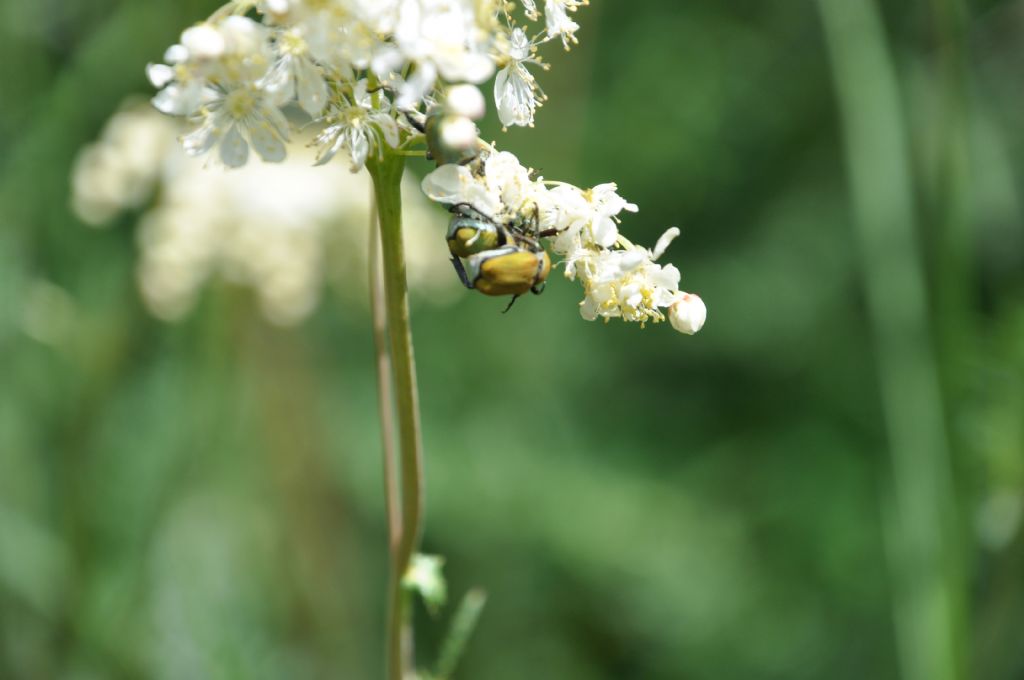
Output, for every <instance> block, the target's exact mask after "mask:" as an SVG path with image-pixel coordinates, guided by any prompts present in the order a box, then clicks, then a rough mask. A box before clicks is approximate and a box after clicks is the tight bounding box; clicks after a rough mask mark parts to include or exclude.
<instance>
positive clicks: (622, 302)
mask: <svg viewBox="0 0 1024 680" xmlns="http://www.w3.org/2000/svg"><path fill="white" fill-rule="evenodd" d="M422 187H423V191H424V193H426V194H427V196H429V197H430V198H431V199H433V200H435V201H437V202H439V203H442V204H445V205H448V206H459V205H470V206H472V207H473V208H474V210H476V211H478V212H480V213H481V214H484V215H487V216H488V217H490V218H491V219H493V220H494V221H495V222H498V223H503V224H529V223H530V222H531V221H532V222H533V223H534V227H533V230H534V233H532V234H529V236H531V237H536V238H541V237H546V238H548V239H549V241H548V242H549V244H550V247H551V250H552V251H554V252H555V253H557V254H558V255H561V256H562V257H563V259H564V265H565V276H566V278H568V279H570V280H579V281H580V282H581V283H582V284H583V289H584V295H585V297H584V299H583V301H582V302H581V303H580V313H581V314H582V315H583V318H585V319H587V320H590V321H592V320H594V319H597V318H598V317H601V318H604V319H605V320H608V319H610V318H614V317H620V318H622V319H624V320H625V321H635V322H639V323H640V324H645V323H647V322H654V323H657V322H661V321H664V320H665V319H666V316H667V318H668V320H669V321H670V323H671V324H672V326H673V327H674V328H675V329H676V330H678V331H680V332H681V333H686V334H693V333H696V332H697V331H699V330H700V328H701V327H702V326H703V325H704V320H705V318H706V316H707V310H706V308H705V306H704V302H703V301H702V300H701V299H700V297H698V296H697V295H694V294H692V293H686V292H683V291H681V290H679V278H680V275H679V270H678V269H676V267H675V266H674V265H671V264H669V265H664V266H663V265H660V264H658V263H657V262H656V261H657V260H658V258H660V257H661V255H662V254H663V253H664V252H665V250H666V249H667V248H668V246H669V244H670V243H671V242H672V240H673V239H675V238H676V237H677V236H678V235H679V229H677V228H676V227H672V228H671V229H669V230H668V231H666V232H665V234H664V235H663V236H662V237H661V238H660V239H658V243H657V244H656V245H655V247H654V249H653V250H649V249H647V248H643V247H640V246H636V245H634V244H632V243H630V242H629V241H628V240H627V239H626V238H625V237H624V236H622V234H620V233H619V226H618V225H619V215H620V214H621V213H622V212H623V211H626V212H636V211H637V207H636V206H635V205H633V204H632V203H628V202H627V201H626V200H625V199H623V198H622V197H621V196H619V194H618V193H617V187H616V186H615V184H611V183H609V184H601V185H599V186H596V187H594V188H592V189H586V190H584V189H580V188H578V187H575V186H572V185H571V184H566V183H563V182H546V181H544V180H543V179H542V178H536V179H535V178H533V175H532V172H531V171H530V170H528V169H527V168H525V167H523V165H522V164H521V163H520V162H519V159H518V158H516V157H515V156H514V155H513V154H511V153H509V152H507V151H497V150H495V149H493V148H487V149H485V150H483V151H481V153H480V154H479V156H478V157H477V158H476V159H474V160H473V161H472V162H470V163H465V164H446V165H442V166H440V167H439V168H437V170H434V171H433V172H432V173H430V174H429V175H427V176H426V177H425V178H424V179H423V183H422ZM662 310H666V311H662Z"/></svg>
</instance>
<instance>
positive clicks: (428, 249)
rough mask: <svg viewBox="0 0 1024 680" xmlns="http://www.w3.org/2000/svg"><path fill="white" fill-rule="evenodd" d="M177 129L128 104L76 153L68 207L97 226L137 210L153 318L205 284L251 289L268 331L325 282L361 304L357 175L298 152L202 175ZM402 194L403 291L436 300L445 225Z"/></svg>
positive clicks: (448, 284)
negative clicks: (406, 283) (318, 164)
mask: <svg viewBox="0 0 1024 680" xmlns="http://www.w3.org/2000/svg"><path fill="white" fill-rule="evenodd" d="M180 132H181V128H180V126H179V125H178V124H177V122H176V121H173V120H171V119H168V118H166V117H164V116H161V115H160V114H158V113H157V112H155V111H153V110H152V109H150V108H149V107H143V108H141V109H140V108H135V107H131V106H129V107H127V108H125V109H124V110H122V111H121V112H119V113H117V114H115V115H114V117H113V118H112V119H111V120H110V121H109V122H108V124H107V126H106V128H105V129H104V131H103V134H102V136H101V138H100V140H99V141H98V142H96V143H94V144H91V145H89V146H87V147H85V148H84V149H83V150H82V151H81V153H80V154H79V156H78V160H77V162H76V164H75V168H74V171H73V174H72V187H73V194H72V197H71V201H72V207H73V208H74V210H75V212H76V213H77V214H78V216H79V217H80V218H81V219H82V220H83V221H85V222H87V223H89V224H92V225H95V226H102V225H104V224H106V223H109V221H110V220H112V219H113V218H115V217H116V216H117V215H118V214H121V213H123V212H125V211H138V212H139V213H141V215H140V217H139V231H138V237H139V247H140V250H141V253H140V259H139V265H138V279H139V288H140V289H141V292H142V297H143V300H144V301H145V303H146V306H147V307H148V308H149V310H150V311H151V312H152V313H153V314H154V315H155V316H157V317H159V318H162V319H166V320H176V319H179V318H181V317H183V316H184V315H185V314H187V313H188V312H189V310H191V309H192V307H193V306H194V305H195V303H196V300H197V299H198V297H199V294H200V292H201V291H202V288H203V286H204V284H205V283H206V282H208V281H210V280H212V279H223V280H226V281H228V282H230V283H232V284H234V285H238V286H243V287H246V288H251V289H253V290H254V291H255V293H256V297H257V299H258V301H259V304H260V307H261V310H262V312H263V315H264V316H265V317H266V318H267V319H268V320H269V321H271V322H272V323H275V324H278V325H291V324H295V323H298V322H301V321H302V320H303V319H305V318H306V317H307V316H308V315H309V314H310V313H311V312H312V311H313V309H314V308H315V307H316V304H317V302H318V300H319V298H320V295H321V291H322V289H323V287H324V284H325V280H326V279H327V277H328V276H332V277H335V279H336V280H335V281H334V282H335V283H336V284H338V285H337V288H338V290H339V292H341V293H343V294H346V297H347V298H351V299H352V300H353V301H356V302H357V303H358V302H359V301H362V300H363V299H364V298H365V294H364V293H365V288H364V284H365V282H366V280H367V276H366V263H365V257H363V254H364V253H365V252H366V246H367V243H366V239H367V234H368V227H367V224H368V216H369V214H370V209H371V208H370V183H369V181H368V178H367V177H366V175H365V173H364V174H361V175H352V174H350V173H349V172H348V171H347V170H346V169H345V168H344V167H343V166H340V165H336V166H332V167H327V168H314V167H312V163H311V161H312V155H311V153H310V152H309V151H308V150H307V149H305V148H304V147H302V146H301V145H298V146H297V148H296V149H295V150H294V153H293V154H292V156H291V158H290V159H289V160H288V161H287V162H286V163H284V164H282V165H264V164H254V165H251V166H249V167H246V168H244V169H242V170H237V171H232V172H217V171H211V170H209V169H207V168H204V167H203V163H202V162H201V161H200V160H198V159H195V158H189V157H188V156H186V155H185V154H184V153H183V151H182V149H181V147H180V145H179V144H177V143H176V141H175V138H176V137H177V136H178V134H179V133H180ZM403 196H404V203H405V206H406V210H407V211H409V213H408V216H409V220H408V228H407V229H406V239H407V240H408V242H409V252H408V258H409V261H408V265H409V269H408V273H409V279H410V283H411V285H412V286H413V289H414V290H415V291H417V292H419V293H422V294H425V296H426V297H427V299H429V300H431V301H432V302H435V303H437V302H442V303H443V302H444V301H445V300H450V299H452V298H453V297H454V294H455V291H456V287H455V285H456V284H455V281H454V280H453V279H452V277H451V270H450V268H449V267H448V263H447V262H446V261H445V259H446V257H445V255H446V249H445V247H444V243H443V242H441V240H440V239H438V238H437V233H438V232H442V231H443V229H444V223H443V220H442V219H441V216H439V215H438V214H437V211H436V210H433V209H431V208H432V206H431V205H430V204H429V203H428V202H427V201H426V200H425V199H424V198H423V197H422V195H421V194H420V192H419V190H418V188H417V187H416V186H415V182H409V183H407V184H406V186H404V187H403ZM327 259H330V260H331V266H329V267H328V266H327V263H326V262H325V260H327ZM348 293H351V295H348Z"/></svg>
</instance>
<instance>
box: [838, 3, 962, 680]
mask: <svg viewBox="0 0 1024 680" xmlns="http://www.w3.org/2000/svg"><path fill="white" fill-rule="evenodd" d="M818 4H819V7H820V9H821V16H822V19H823V24H824V28H825V35H826V39H827V40H826V42H827V45H828V48H829V51H830V56H831V62H832V69H833V74H834V79H835V83H836V88H837V91H838V97H839V108H840V112H841V117H842V128H843V134H844V137H845V143H846V149H847V164H848V169H849V177H850V189H851V197H852V202H853V209H854V223H855V230H856V235H857V237H858V241H859V247H860V254H861V260H862V269H863V272H862V274H863V281H864V288H865V292H866V294H867V302H868V313H869V317H870V322H871V329H872V333H873V336H874V344H875V348H876V353H877V357H878V367H879V383H880V387H881V396H882V408H883V413H884V417H885V424H886V429H887V434H888V440H889V442H888V443H889V448H890V455H891V459H892V466H893V474H892V489H891V492H892V493H891V496H892V498H891V506H890V507H888V508H887V513H886V542H887V547H888V554H889V562H890V574H891V582H892V597H893V610H894V619H895V624H896V633H897V642H898V650H899V658H900V664H901V667H902V673H901V675H902V677H903V678H905V679H906V680H963V679H964V678H965V677H966V675H967V674H966V670H965V667H964V666H965V664H964V662H963V659H964V657H963V648H964V645H963V632H964V631H963V626H962V621H961V616H962V604H961V603H962V602H963V601H964V599H965V598H964V584H963V583H962V580H961V579H960V578H959V569H958V568H957V566H956V564H957V561H956V554H957V528H956V527H957V522H956V517H955V513H954V499H955V496H954V491H953V484H952V470H951V461H950V454H949V446H948V442H947V439H946V432H945V426H944V417H943V405H942V395H941V388H940V380H939V376H938V370H937V367H936V362H935V355H934V352H933V349H932V341H931V338H930V331H929V319H928V300H927V295H926V289H925V283H924V273H923V268H922V264H921V256H920V252H919V247H918V244H917V241H916V233H915V220H916V216H915V214H914V212H915V211H914V202H913V196H914V191H913V185H912V181H911V173H910V161H909V158H908V156H907V149H908V146H909V145H908V140H907V134H906V130H905V121H904V116H903V111H902V107H901V100H900V92H899V87H898V83H897V79H896V69H895V67H894V65H893V62H892V58H891V56H890V55H889V51H888V48H887V45H886V42H885V32H884V29H883V26H882V23H881V17H880V16H879V13H878V9H877V6H876V2H875V0H857V1H855V2H851V0H819V3H818Z"/></svg>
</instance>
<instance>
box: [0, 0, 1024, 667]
mask: <svg viewBox="0 0 1024 680" xmlns="http://www.w3.org/2000/svg"><path fill="white" fill-rule="evenodd" d="M847 1H852V0H847ZM883 4H884V7H883V8H882V9H883V14H884V20H885V27H886V40H887V43H888V46H889V49H890V51H891V55H892V58H893V61H894V63H895V66H896V71H897V74H898V78H899V87H900V89H899V93H900V97H901V102H902V106H903V108H904V113H905V120H904V123H905V128H906V132H907V140H906V143H907V149H906V150H907V151H908V152H909V154H910V158H911V164H912V167H911V171H912V180H913V185H912V192H913V194H912V195H911V196H909V197H904V198H905V199H907V200H909V201H911V202H912V204H913V206H914V207H915V209H916V211H917V213H918V218H919V219H918V223H917V225H916V229H917V231H916V237H917V241H916V247H917V248H918V249H919V254H920V257H922V258H923V262H924V264H925V268H926V274H927V281H928V287H927V288H928V304H929V307H928V313H929V317H928V320H929V328H930V331H931V337H930V338H929V339H927V340H926V343H931V344H933V345H934V346H935V348H936V350H937V363H938V366H937V368H938V371H939V375H940V376H941V386H942V398H943V404H944V409H945V410H944V423H945V428H944V432H943V433H941V435H943V436H945V437H946V438H947V439H948V441H949V442H950V448H951V450H952V456H953V464H952V465H953V474H954V480H955V489H953V490H952V491H950V493H949V494H948V497H944V498H942V499H941V502H942V503H943V504H946V505H948V508H949V509H952V510H954V511H955V513H956V514H955V517H956V520H955V523H954V525H953V527H952V529H953V536H954V538H955V540H954V542H953V544H954V545H955V546H956V549H957V551H958V555H959V557H960V561H961V562H962V565H963V570H964V578H963V580H962V582H961V583H962V588H963V592H962V593H961V594H962V595H963V597H964V598H965V600H966V606H965V607H964V608H963V611H962V612H959V614H958V616H960V617H961V619H962V620H960V621H959V624H958V625H959V626H960V629H961V632H962V634H963V635H964V636H965V640H966V647H967V649H968V650H969V653H968V657H969V666H970V669H971V671H970V673H969V675H970V677H974V678H977V679H979V680H1010V679H1011V678H1020V677H1022V674H1024V646H1022V645H1021V640H1020V631H1021V630H1022V629H1024V537H1022V532H1021V531H1020V521H1021V511H1022V502H1024V228H1022V219H1021V218H1022V215H1021V209H1022V206H1021V198H1022V196H1024V186H1022V179H1021V178H1022V176H1024V174H1022V173H1024V124H1022V115H1021V111H1024V87H1022V86H1021V84H1022V83H1024V47H1022V46H1024V2H1019V1H1010V0H986V1H980V0H978V1H975V2H971V3H967V4H965V5H964V6H960V5H959V4H958V3H955V2H952V0H950V1H949V2H939V1H938V0H936V1H935V2H923V1H922V2H912V3H895V2H885V3H883ZM951 8H952V10H951ZM211 9H212V6H211V4H210V3H208V2H205V1H202V2H201V1H199V0H194V1H189V2H175V1H172V0H149V1H147V2H138V1H134V2H133V1H130V0H122V1H121V2H117V1H115V0H89V1H88V2H87V1H85V0H74V1H73V0H38V1H37V2H30V3H29V2H24V1H23V0H2V1H0V17H2V21H0V32H2V40H0V88H2V89H0V677H2V678H15V679H32V680H34V679H36V678H83V679H84V678H136V677H153V678H264V677H265V678H327V677H343V678H359V679H361V678H375V677H381V673H382V664H383V651H382V650H383V626H384V621H383V617H384V595H383V593H384V587H385V580H386V569H387V564H386V539H385V525H384V518H383V500H382V482H381V463H380V452H379V449H380V444H379V441H378V432H379V429H378V426H377V424H376V422H377V421H376V400H375V397H374V393H375V392H374V390H375V384H374V374H373V362H372V358H373V348H372V339H371V334H370V329H369V319H368V312H367V310H366V308H365V307H358V306H353V305H351V303H349V302H341V301H340V300H341V298H337V297H331V296H328V297H327V298H326V299H325V301H324V302H323V303H322V304H321V306H320V308H319V310H318V312H317V313H316V315H315V317H314V318H313V319H311V320H310V321H309V322H307V323H306V324H305V325H304V326H302V327H301V328H299V329H297V330H288V331H286V330H280V329H276V328H273V327H271V326H269V325H267V324H266V323H265V322H264V321H262V320H261V319H260V317H259V316H258V314H257V313H256V312H255V307H254V305H253V303H252V300H251V299H249V297H248V296H247V295H246V294H245V293H242V292H240V291H237V290H232V289H230V288H228V287H226V286H220V287H215V288H213V289H209V290H207V292H206V294H205V295H204V299H203V302H202V304H201V306H200V308H198V309H197V310H196V311H195V312H194V313H193V314H191V316H190V317H189V318H188V319H187V320H186V321H184V322H182V323H179V324H173V325H169V324H165V323H162V322H159V321H156V320H154V319H152V318H150V317H149V316H148V315H147V314H146V312H145V310H144V308H143V307H142V305H141V303H140V301H139V298H138V294H137V292H136V290H135V279H134V274H133V267H134V262H135V257H136V246H135V241H134V239H135V235H134V233H133V230H132V228H131V226H132V220H131V219H130V218H126V219H124V220H122V223H121V224H119V225H118V226H117V227H116V228H113V229H110V230H105V231H95V230H89V229H86V228H85V227H84V226H83V225H81V224H80V223H78V222H77V221H76V220H75V218H74V217H73V216H72V215H71V213H70V211H69V209H68V207H67V206H68V194H69V185H68V175H69V172H70V166H71V162H72V160H73V158H74V155H75V153H76V151H77V150H78V149H79V148H80V147H81V146H82V145H83V144H85V143H87V142H89V141H91V140H92V139H94V138H95V137H96V135H97V133H98V131H99V129H100V128H101V126H102V124H103V122H104V121H105V120H106V118H107V117H108V116H109V115H110V114H111V113H112V112H113V111H115V110H116V109H117V107H118V105H119V103H120V102H121V100H122V99H123V98H124V97H125V96H127V95H129V94H133V93H147V92H148V87H147V84H146V83H145V81H144V77H143V66H144V65H145V63H146V62H147V61H152V60H156V59H158V58H159V57H160V55H161V54H162V51H163V49H164V47H165V46H166V45H169V44H170V43H171V42H173V41H174V39H175V38H176V34H177V32H178V31H180V30H181V28H182V27H184V26H185V25H187V24H188V23H190V22H191V21H194V20H197V19H199V18H201V17H202V16H205V14H206V13H207V12H209V11H210V10H211ZM580 23H581V24H582V26H583V28H582V30H581V34H580V35H581V44H580V46H579V47H578V48H576V49H574V50H573V52H572V53H571V54H570V55H568V56H566V55H562V54H550V57H551V61H552V62H554V68H552V70H551V71H550V72H549V73H545V74H542V75H541V76H540V78H541V82H542V85H543V86H544V88H545V90H546V91H547V92H548V93H549V94H550V95H551V101H550V102H549V103H548V104H547V105H546V106H545V107H544V108H543V109H542V110H541V111H540V113H539V117H538V125H537V128H536V129H535V130H514V131H511V132H509V133H507V134H503V133H501V132H500V130H499V126H498V125H496V124H495V121H493V120H490V119H489V120H488V121H487V122H486V123H485V125H484V131H485V136H488V137H489V138H497V139H498V140H499V143H500V144H502V145H503V146H504V147H506V148H509V149H510V150H514V151H516V152H517V153H519V154H520V155H521V157H522V158H523V159H524V160H525V161H526V162H528V163H530V164H531V165H533V166H534V167H535V168H538V169H539V170H540V171H541V172H542V173H543V174H544V175H545V176H547V177H555V178H565V179H567V180H570V181H573V182H575V183H577V184H580V185H587V184H594V183H598V182H603V181H609V180H616V181H618V182H619V185H620V189H621V192H622V194H623V195H624V196H626V197H627V198H629V199H630V200H633V201H635V202H636V203H638V204H639V205H640V206H641V212H640V214H639V215H638V216H636V217H634V218H631V219H630V220H628V222H627V224H626V225H625V227H624V228H625V229H627V230H628V231H629V233H630V234H631V235H635V237H636V240H637V241H639V242H645V243H649V242H653V241H654V239H655V238H656V237H657V235H658V234H660V233H661V231H662V230H663V229H664V227H665V226H667V225H670V224H678V225H680V226H681V227H682V228H683V238H681V239H680V240H679V241H677V242H676V244H675V245H674V246H673V248H672V249H671V250H670V251H669V257H670V258H671V259H672V260H673V261H674V262H676V263H677V264H678V265H679V266H680V268H681V269H682V271H683V279H684V281H683V287H684V288H686V289H688V290H692V291H695V292H699V293H700V294H701V295H702V297H703V298H704V300H705V301H706V302H707V304H708V307H709V309H710V320H709V322H708V325H707V327H706V328H705V329H704V330H703V331H702V332H701V334H700V335H698V336H696V337H694V338H692V339H691V338H683V337H680V336H679V335H678V334H676V333H674V332H672V331H671V330H670V329H668V328H667V327H664V328H663V327H653V328H648V329H646V330H644V331H641V330H640V329H639V328H636V327H632V326H630V327H627V326H625V325H622V324H615V323H612V324H609V325H607V326H602V325H599V324H588V323H586V322H583V321H582V320H580V319H579V318H578V315H577V314H576V312H575V304H576V301H577V299H578V297H579V291H578V290H576V288H575V285H574V284H570V283H568V282H564V281H561V280H553V281H552V283H551V285H549V286H548V290H547V292H545V294H544V295H543V296H542V297H540V298H534V299H529V300H522V301H520V303H519V304H517V305H516V307H515V308H514V309H513V310H512V311H511V312H510V313H509V314H507V315H502V314H500V313H499V312H500V311H501V308H502V307H503V303H501V302H496V301H494V300H488V299H484V298H483V297H481V296H475V295H469V294H467V295H464V296H461V297H460V298H459V299H458V301H457V303H456V304H455V305H454V306H450V307H437V306H434V305H431V304H429V301H425V300H423V299H422V298H420V299H416V298H414V310H413V312H414V329H415V333H416V351H417V354H418V359H419V368H420V372H421V379H420V388H421V394H422V401H423V411H424V427H425V443H426V451H427V456H428V461H427V475H428V478H427V482H428V501H427V506H428V524H427V533H426V545H425V548H426V550H427V551H428V552H433V553H439V554H443V555H445V556H446V559H447V567H446V569H447V572H448V575H449V583H450V587H451V589H452V591H453V594H454V595H455V596H456V597H459V596H461V594H462V593H463V592H464V591H466V590H467V589H468V588H470V587H472V586H475V585H482V586H484V587H485V588H486V589H487V591H488V593H489V598H488V605H487V608H486V610H485V612H484V614H483V618H482V619H481V624H480V628H479V630H478V632H477V634H476V636H475V637H474V639H473V641H472V642H471V644H470V647H469V650H468V653H467V656H466V659H465V661H464V664H463V666H462V668H461V674H460V676H459V677H463V678H487V679H488V680H505V679H508V680H513V679H516V680H519V679H522V678H557V679H560V680H561V679H567V678H571V679H573V680H589V679H599V678H602V679H603V678H607V679H615V680H621V679H623V678H644V679H652V680H656V679H660V678H664V679H669V678H672V679H679V678H701V679H704V678H706V679H709V680H712V679H713V680H732V679H735V680H750V679H753V678H757V679H761V678H764V679H771V678H778V679H782V678H785V679H787V680H799V679H803V678H806V679H811V678H830V679H834V680H842V679H844V678H849V679H851V680H853V679H857V680H860V679H861V678H878V679H884V678H896V677H900V670H899V668H900V663H899V654H898V652H897V643H896V631H895V627H894V624H893V608H894V594H893V579H892V576H891V572H892V568H891V564H890V563H889V562H888V561H887V554H886V549H885V541H884V540H883V536H884V534H885V531H886V529H885V527H886V523H887V521H888V520H887V518H886V512H885V510H884V508H885V507H886V504H887V503H888V501H887V500H886V499H887V495H888V493H889V491H888V489H889V481H888V480H889V478H890V476H891V473H890V469H891V459H890V445H889V442H888V439H887V428H886V418H887V417H888V416H887V414H886V412H885V411H884V409H883V407H882V405H881V403H880V396H879V395H880V381H879V363H878V350H877V346H876V345H875V343H874V340H873V338H874V337H875V336H874V335H873V333H872V323H873V321H872V318H871V316H870V315H869V313H868V310H867V307H866V303H865V294H864V284H863V279H862V277H861V272H862V270H863V267H862V265H863V263H862V261H861V259H860V256H859V255H858V253H859V252H861V251H860V250H859V249H858V246H857V242H856V236H855V231H854V229H853V218H852V217H851V209H850V199H849V193H848V190H847V181H848V180H847V172H846V162H847V161H846V158H847V157H846V154H845V153H844V149H843V138H842V134H841V122H840V115H839V111H838V109H837V100H836V96H835V92H836V83H835V82H834V77H833V71H832V70H831V68H830V62H829V52H828V49H827V45H826V44H825V39H824V33H823V31H822V25H821V17H820V16H819V13H818V11H817V6H816V5H815V3H811V2H775V3H766V2H756V1H755V0H734V1H733V2H728V3H723V2H719V1H717V0H689V1H688V2H679V1H678V0H650V1H649V2H645V3H624V2H602V1H600V0H596V1H595V2H594V4H593V5H592V6H591V7H589V8H587V9H586V10H584V12H583V13H581V15H580ZM555 52H557V50H555ZM950 55H952V56H950ZM957 55H959V56H957ZM854 87H856V84H854ZM950 111H954V112H957V111H959V112H960V114H962V115H960V114H958V115H949V112H950ZM951 139H961V140H962V141H963V145H962V148H960V151H962V154H961V155H960V156H956V155H955V153H954V155H953V156H947V155H946V154H947V152H949V148H950V147H949V146H948V142H949V140H951ZM954 152H956V150H955V149H954ZM950 159H952V160H950ZM413 169H414V170H415V171H417V172H420V173H422V172H424V171H425V170H426V169H427V165H426V164H423V165H422V166H414V168H413ZM440 237H441V235H440V234H439V235H438V238H440ZM868 270H870V268H868ZM554 278H555V279H558V278H559V277H554ZM910 406H912V405H911V404H904V405H897V411H898V409H899V408H902V407H910ZM890 415H891V414H890ZM918 566H919V567H920V568H921V569H922V572H925V571H927V568H928V565H918ZM448 613H449V614H450V613H451V609H449V612H448ZM418 619H419V624H420V627H421V631H420V635H419V637H420V648H421V652H422V654H423V661H424V663H426V662H427V661H429V660H430V659H432V658H434V655H435V654H436V650H437V647H438V645H439V642H440V640H439V631H440V629H441V628H442V626H441V625H440V622H438V621H432V620H431V619H430V617H429V616H428V615H427V614H426V612H424V611H421V612H420V613H419V616H418ZM442 619H443V616H442Z"/></svg>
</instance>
